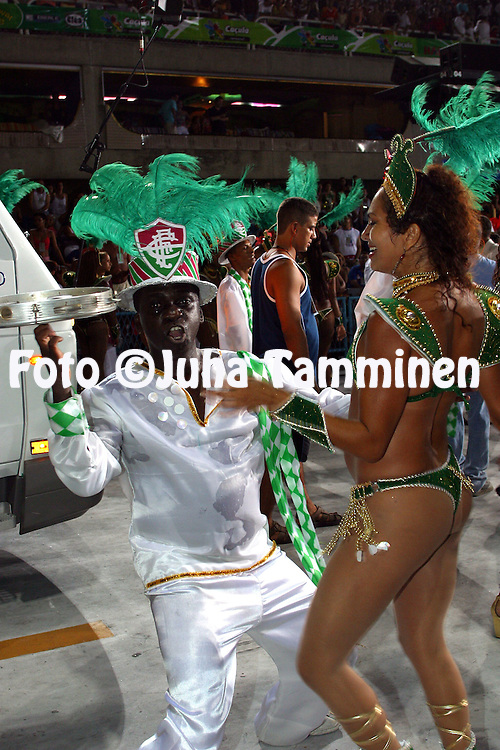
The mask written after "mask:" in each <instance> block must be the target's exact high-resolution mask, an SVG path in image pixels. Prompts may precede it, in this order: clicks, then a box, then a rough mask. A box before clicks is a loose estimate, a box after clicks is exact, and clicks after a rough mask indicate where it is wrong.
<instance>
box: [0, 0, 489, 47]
mask: <svg viewBox="0 0 500 750" xmlns="http://www.w3.org/2000/svg"><path fill="white" fill-rule="evenodd" d="M4 1H5V0H4ZM81 2H83V0H64V2H63V3H62V4H63V5H64V6H65V7H71V6H77V5H79V4H81ZM36 4H37V5H53V6H56V5H59V4H61V2H60V0H37V3H36ZM90 5H92V6H95V5H99V6H101V7H103V8H105V7H109V6H111V7H114V8H117V9H120V10H125V11H127V10H128V11H137V10H139V11H140V12H145V11H149V10H151V8H152V3H148V2H147V1H146V0H115V1H113V0H105V2H102V3H100V2H99V3H95V2H90ZM200 13H201V14H203V15H205V16H210V17H213V18H235V17H236V18H238V17H239V18H244V19H246V20H248V21H257V20H261V19H262V20H267V21H271V22H272V20H273V19H277V20H279V21H294V22H299V23H304V22H306V21H313V22H315V23H321V24H323V25H325V26H329V27H332V28H337V29H355V30H358V31H377V30H384V31H392V32H394V33H398V34H402V35H407V36H411V35H412V34H414V33H417V34H425V35H427V36H436V37H438V38H453V39H457V40H460V41H466V42H479V43H480V44H490V43H492V41H493V42H494V43H498V28H499V26H500V2H495V0H493V2H489V1H488V0H467V1H466V2H461V1H460V0H444V2H436V1H435V0H404V2H400V0H184V4H183V15H184V16H189V15H197V14H200Z"/></svg>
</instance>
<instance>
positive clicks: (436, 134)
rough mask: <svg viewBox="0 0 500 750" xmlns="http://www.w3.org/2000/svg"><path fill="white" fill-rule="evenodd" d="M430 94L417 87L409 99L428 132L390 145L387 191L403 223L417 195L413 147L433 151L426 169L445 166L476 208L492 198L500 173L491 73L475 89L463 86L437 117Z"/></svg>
mask: <svg viewBox="0 0 500 750" xmlns="http://www.w3.org/2000/svg"><path fill="white" fill-rule="evenodd" d="M429 89H430V86H429V84H425V83H424V84H420V85H419V86H416V87H415V89H414V91H413V95H412V99H411V109H412V113H413V116H414V118H415V121H416V122H417V124H418V125H420V127H421V128H422V129H423V130H425V131H427V132H425V133H424V134H423V135H420V136H418V137H417V138H413V139H407V140H403V138H402V136H395V137H394V139H393V141H392V143H391V152H392V153H391V154H390V155H389V164H388V166H387V169H386V172H385V176H384V188H385V189H386V191H387V194H388V196H389V198H390V199H391V202H392V203H393V205H394V209H395V211H396V214H397V215H398V217H399V218H401V216H403V215H404V213H405V212H406V210H407V208H408V206H409V204H410V202H411V199H412V198H413V195H414V192H415V184H416V180H415V172H414V170H413V167H412V166H411V164H410V162H409V161H408V153H409V152H410V151H412V150H413V144H415V143H418V142H424V141H425V142H427V143H428V144H430V145H431V146H432V148H433V149H434V151H433V152H432V153H431V154H430V156H429V158H428V160H427V164H430V163H433V162H435V161H436V160H440V161H444V162H445V164H446V166H447V167H448V168H449V169H451V170H453V171H454V172H455V173H456V174H457V175H458V176H459V177H460V178H461V179H462V181H463V182H464V183H465V184H466V185H467V186H468V187H469V189H470V190H471V191H472V193H473V195H474V196H475V199H476V202H477V205H478V207H479V205H480V204H481V203H483V202H484V201H485V200H487V199H488V198H489V197H491V195H492V193H493V192H494V186H495V177H496V175H497V174H498V172H499V171H500V105H498V104H497V103H496V102H495V101H494V100H493V92H494V78H493V76H492V74H491V73H484V74H483V75H482V76H481V78H479V80H478V81H477V83H476V86H475V87H474V88H473V89H472V90H471V88H470V87H469V86H467V85H464V86H461V87H460V89H459V91H458V93H457V94H456V96H454V97H453V98H452V99H450V101H449V102H448V103H447V104H445V105H444V107H442V108H441V110H440V111H439V113H438V114H437V115H436V116H435V117H434V118H433V117H432V116H431V113H430V112H429V111H428V110H427V109H426V107H425V104H426V99H427V95H428V93H429ZM398 139H399V140H398ZM426 166H427V165H426ZM424 169H425V168H424ZM409 170H411V171H409Z"/></svg>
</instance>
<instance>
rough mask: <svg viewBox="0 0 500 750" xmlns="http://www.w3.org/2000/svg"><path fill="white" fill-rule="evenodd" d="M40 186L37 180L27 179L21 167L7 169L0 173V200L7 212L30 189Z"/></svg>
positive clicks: (10, 211)
mask: <svg viewBox="0 0 500 750" xmlns="http://www.w3.org/2000/svg"><path fill="white" fill-rule="evenodd" d="M39 187H42V185H40V183H39V182H33V180H28V178H27V177H25V176H24V172H23V170H22V169H8V170H7V171H6V172H4V173H3V174H2V175H0V201H2V203H3V204H4V206H5V208H6V209H7V211H8V212H9V213H12V210H13V208H14V206H16V205H17V204H18V203H19V201H21V200H22V199H23V198H24V197H25V196H26V195H28V194H29V193H31V191H32V190H36V188H39Z"/></svg>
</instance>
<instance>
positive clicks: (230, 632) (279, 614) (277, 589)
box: [140, 550, 328, 750]
mask: <svg viewBox="0 0 500 750" xmlns="http://www.w3.org/2000/svg"><path fill="white" fill-rule="evenodd" d="M315 590H316V587H315V586H314V584H312V583H311V581H310V580H309V579H308V578H307V576H306V575H305V573H303V572H302V571H301V570H300V569H299V568H298V567H297V566H296V565H295V564H294V563H293V562H291V560H289V559H288V558H287V557H286V555H285V554H284V553H282V552H280V551H279V550H277V551H276V552H275V553H274V555H273V556H272V557H271V559H270V560H269V561H268V562H266V563H264V564H263V565H261V566H260V567H259V568H256V569H255V570H252V571H249V572H247V573H238V574H237V575H231V576H226V577H223V576H220V577H217V578H206V579H196V578H193V579H186V580H185V581H182V580H181V581H175V582H173V583H171V584H168V585H167V586H165V587H163V592H164V593H161V594H158V595H153V596H151V608H152V611H153V616H154V619H155V624H156V629H157V632H158V639H159V642H160V649H161V653H162V656H163V660H164V663H165V668H166V672H167V679H168V692H167V693H166V694H165V697H166V700H167V703H168V708H167V714H166V716H165V718H164V719H163V721H162V722H161V724H160V725H159V727H158V729H157V731H156V734H155V735H153V737H150V738H149V739H148V740H146V741H145V742H143V744H142V745H141V748H140V750H217V748H219V747H220V745H221V742H222V738H223V733H224V723H225V721H226V719H227V716H228V713H229V709H230V708H231V703H232V700H233V692H234V683H235V677H236V646H237V644H238V641H239V639H240V638H241V636H242V635H243V634H244V633H247V634H249V635H250V636H251V637H252V638H253V639H254V641H255V642H256V643H258V644H259V646H262V648H264V649H265V650H266V651H267V653H268V654H269V655H270V656H271V658H272V659H273V661H274V663H275V664H276V666H277V668H278V674H279V681H278V682H277V683H276V684H275V685H273V687H272V688H271V689H270V690H269V692H268V693H267V695H266V697H265V698H264V701H263V703H262V706H261V708H260V711H259V712H258V714H257V716H256V718H255V730H256V733H257V737H258V738H259V739H260V740H262V741H263V742H266V743H268V744H269V745H295V744H296V743H298V742H301V741H302V740H303V739H305V738H306V737H307V735H308V734H309V732H310V731H311V730H312V729H315V728H316V727H318V726H319V725H320V724H321V723H322V722H323V719H324V718H325V715H326V713H327V712H328V708H327V706H326V704H325V703H323V701H322V700H321V699H320V698H318V696H317V695H316V694H315V693H313V691H312V690H310V689H309V688H308V687H307V686H306V685H305V683H304V682H303V681H302V680H301V678H300V677H299V675H298V673H297V670H296V667H295V660H296V655H297V649H298V646H299V641H300V637H301V634H302V630H303V627H304V623H305V618H306V614H307V610H308V607H309V604H310V602H311V599H312V597H313V595H314V592H315Z"/></svg>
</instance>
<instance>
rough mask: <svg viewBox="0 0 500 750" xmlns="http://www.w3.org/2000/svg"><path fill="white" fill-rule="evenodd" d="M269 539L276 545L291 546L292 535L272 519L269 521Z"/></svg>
mask: <svg viewBox="0 0 500 750" xmlns="http://www.w3.org/2000/svg"><path fill="white" fill-rule="evenodd" d="M269 539H270V540H271V541H272V542H276V544H291V543H292V540H291V539H290V534H289V533H288V531H287V530H286V528H285V527H284V526H282V525H281V524H280V523H278V522H277V521H275V520H274V519H271V520H270V521H269Z"/></svg>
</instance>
